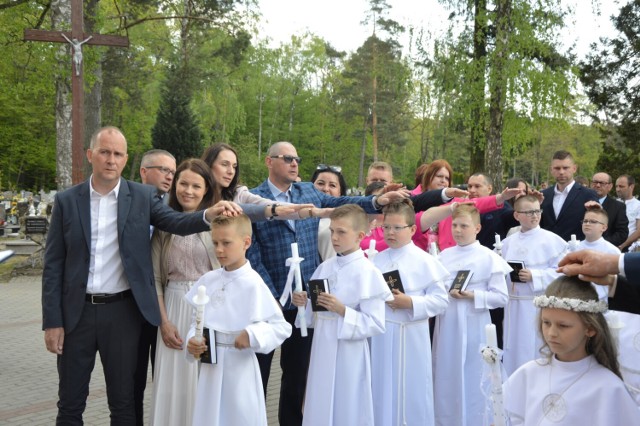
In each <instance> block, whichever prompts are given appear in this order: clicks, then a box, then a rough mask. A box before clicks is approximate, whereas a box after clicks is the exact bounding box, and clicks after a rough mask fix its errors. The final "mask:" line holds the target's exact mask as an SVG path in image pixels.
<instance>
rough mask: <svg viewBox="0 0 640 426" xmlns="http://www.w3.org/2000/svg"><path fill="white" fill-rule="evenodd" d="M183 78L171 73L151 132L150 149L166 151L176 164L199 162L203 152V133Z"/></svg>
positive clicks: (175, 71) (174, 71)
mask: <svg viewBox="0 0 640 426" xmlns="http://www.w3.org/2000/svg"><path fill="white" fill-rule="evenodd" d="M182 77H183V76H182V74H181V73H180V72H179V71H177V70H170V73H169V78H168V79H167V83H166V86H165V88H164V89H163V91H162V98H161V100H160V107H159V108H158V115H157V118H156V123H155V125H154V126H153V129H152V130H151V141H152V144H153V147H154V148H157V149H166V150H167V151H169V152H170V153H172V154H173V155H174V156H175V157H176V161H177V162H178V163H180V162H181V161H182V160H185V159H187V158H191V157H196V158H199V157H200V155H201V154H202V150H203V144H202V132H201V131H200V127H199V126H198V120H197V119H196V117H195V115H194V114H193V111H192V110H191V105H190V104H191V91H190V90H189V88H188V86H187V84H186V83H185V81H187V80H186V79H185V78H182Z"/></svg>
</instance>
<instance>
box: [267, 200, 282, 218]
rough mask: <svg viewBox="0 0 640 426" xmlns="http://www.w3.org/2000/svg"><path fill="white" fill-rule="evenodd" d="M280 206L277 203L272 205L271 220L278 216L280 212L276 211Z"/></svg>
mask: <svg viewBox="0 0 640 426" xmlns="http://www.w3.org/2000/svg"><path fill="white" fill-rule="evenodd" d="M279 205H280V204H278V203H275V204H271V217H270V218H269V219H270V220H273V218H274V217H277V216H278V212H277V211H276V208H277V207H278V206H279Z"/></svg>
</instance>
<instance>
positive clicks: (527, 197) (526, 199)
mask: <svg viewBox="0 0 640 426" xmlns="http://www.w3.org/2000/svg"><path fill="white" fill-rule="evenodd" d="M524 202H529V203H538V205H540V200H538V197H536V196H535V195H523V196H522V197H520V198H518V199H517V200H516V201H514V202H513V207H514V209H515V208H517V207H518V206H519V205H520V204H521V203H524Z"/></svg>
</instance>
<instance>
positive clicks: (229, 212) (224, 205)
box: [205, 201, 242, 222]
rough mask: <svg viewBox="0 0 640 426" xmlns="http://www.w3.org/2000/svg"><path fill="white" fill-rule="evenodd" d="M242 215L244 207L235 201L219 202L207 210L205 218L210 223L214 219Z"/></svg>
mask: <svg viewBox="0 0 640 426" xmlns="http://www.w3.org/2000/svg"><path fill="white" fill-rule="evenodd" d="M241 213H242V207H240V206H239V205H238V204H236V203H234V202H233V201H218V202H217V203H215V204H214V205H213V206H211V207H209V208H208V209H207V212H206V213H205V216H206V218H207V220H208V221H209V222H211V221H212V220H213V218H214V217H216V216H220V215H225V216H238V215H239V214H241Z"/></svg>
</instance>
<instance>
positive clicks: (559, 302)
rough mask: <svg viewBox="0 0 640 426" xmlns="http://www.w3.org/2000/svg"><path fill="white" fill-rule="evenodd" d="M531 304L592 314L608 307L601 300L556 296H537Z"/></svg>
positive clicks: (603, 310)
mask: <svg viewBox="0 0 640 426" xmlns="http://www.w3.org/2000/svg"><path fill="white" fill-rule="evenodd" d="M533 304H534V305H536V306H537V307H538V308H556V309H564V310H566V311H574V312H590V313H592V314H596V313H601V312H605V311H606V310H607V309H608V306H607V302H605V301H603V300H581V299H571V298H568V297H556V296H537V297H535V298H534V299H533Z"/></svg>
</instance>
